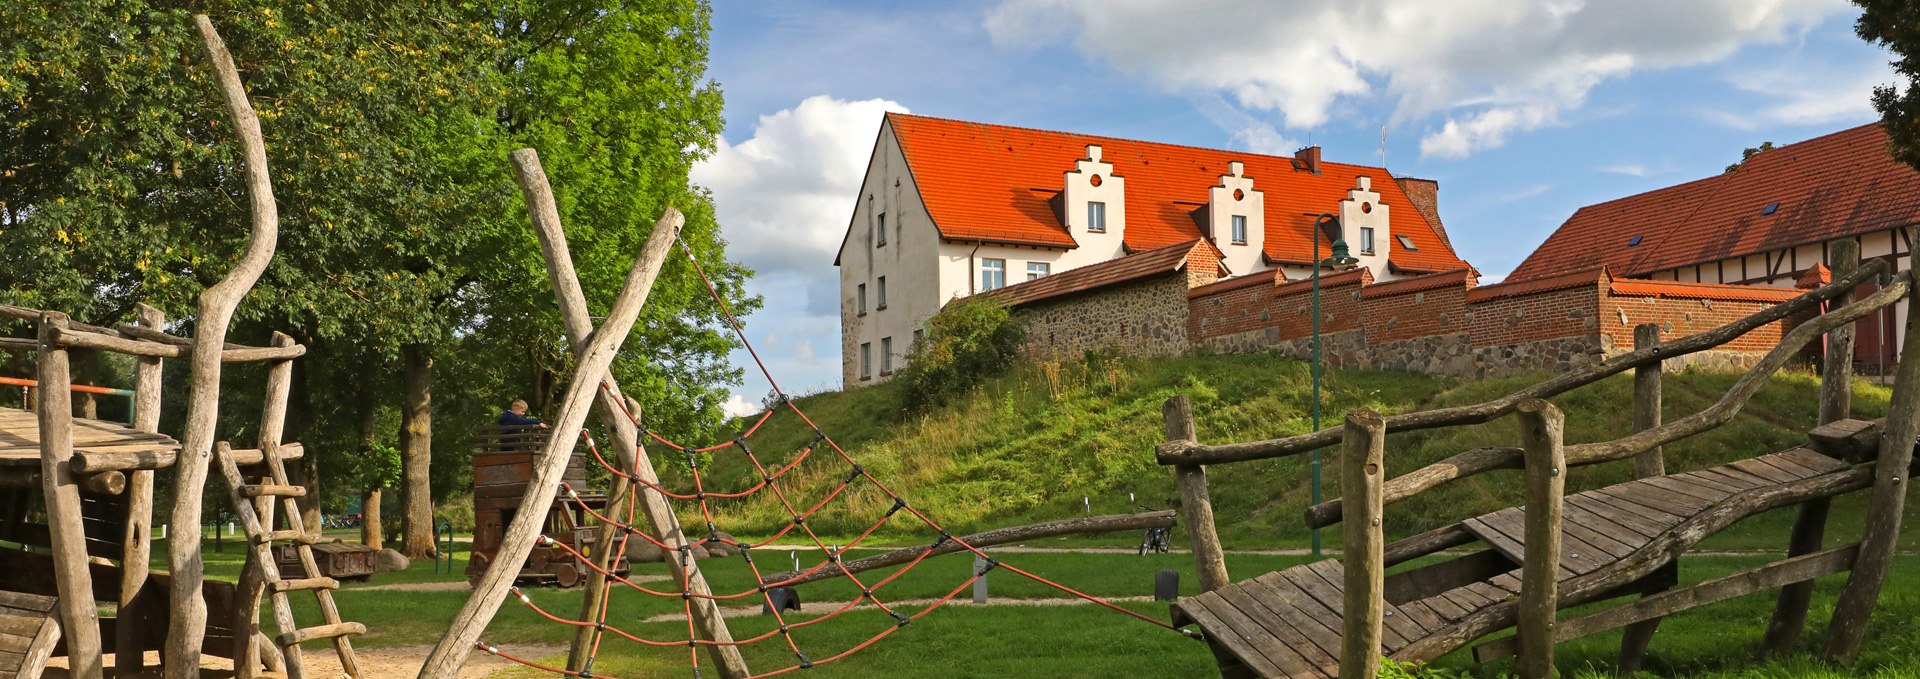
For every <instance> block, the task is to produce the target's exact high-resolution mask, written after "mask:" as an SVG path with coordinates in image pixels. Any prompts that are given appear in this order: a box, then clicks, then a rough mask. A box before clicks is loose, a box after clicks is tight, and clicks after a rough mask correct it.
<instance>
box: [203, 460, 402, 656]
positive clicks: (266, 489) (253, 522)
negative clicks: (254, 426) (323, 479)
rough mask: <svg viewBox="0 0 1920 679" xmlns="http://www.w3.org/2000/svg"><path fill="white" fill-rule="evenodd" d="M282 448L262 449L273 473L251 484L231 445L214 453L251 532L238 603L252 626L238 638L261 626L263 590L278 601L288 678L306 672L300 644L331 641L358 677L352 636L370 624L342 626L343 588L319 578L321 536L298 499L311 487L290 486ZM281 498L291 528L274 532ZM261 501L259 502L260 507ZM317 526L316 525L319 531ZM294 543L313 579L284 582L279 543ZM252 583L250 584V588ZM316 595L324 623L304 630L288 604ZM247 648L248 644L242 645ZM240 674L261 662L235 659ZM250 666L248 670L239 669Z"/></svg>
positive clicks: (275, 607) (280, 640) (238, 629)
mask: <svg viewBox="0 0 1920 679" xmlns="http://www.w3.org/2000/svg"><path fill="white" fill-rule="evenodd" d="M277 449H278V446H273V445H268V446H265V447H263V448H261V450H260V456H261V464H264V465H266V468H267V471H268V475H267V476H266V477H263V478H262V479H261V481H262V482H261V483H248V482H247V479H246V478H245V477H244V476H242V475H241V473H240V465H239V464H238V462H237V461H236V460H235V459H234V451H233V448H232V447H231V446H229V445H228V444H227V443H226V442H224V441H222V442H220V443H218V444H216V445H215V446H214V454H215V456H216V457H218V458H220V471H221V472H222V473H224V474H226V477H227V487H228V488H229V489H231V491H232V495H233V507H234V510H235V512H236V513H238V514H239V515H240V523H241V525H242V527H243V528H245V530H246V532H247V548H248V550H249V559H248V561H249V564H248V569H247V570H248V572H246V573H245V574H243V575H242V576H241V579H240V582H241V587H240V591H239V592H238V593H237V594H238V598H237V600H236V601H235V602H234V603H235V605H236V606H239V607H241V615H242V616H244V618H245V620H246V621H247V622H248V623H249V624H247V625H245V626H244V627H242V626H236V628H235V629H234V636H235V637H236V638H242V637H244V638H248V639H251V638H252V637H253V636H254V635H253V630H252V627H254V626H255V625H256V624H257V620H258V613H257V612H258V610H259V603H260V592H261V591H262V590H264V591H265V592H266V593H268V594H270V595H272V597H273V618H274V622H275V623H276V624H277V625H278V626H279V628H280V634H279V636H277V637H274V643H276V644H278V645H279V646H280V648H281V649H282V651H283V652H284V654H285V656H286V658H285V662H286V671H287V677H288V678H289V679H304V676H305V670H304V669H303V667H302V662H301V658H300V644H301V643H304V642H308V641H317V640H320V639H331V640H332V641H333V649H334V651H335V652H336V653H338V654H339V655H340V667H341V668H342V669H343V670H345V672H346V674H347V676H350V677H354V678H355V679H359V677H360V676H361V674H360V666H359V663H358V662H357V661H356V660H355V658H354V655H353V642H352V641H350V640H348V637H349V636H350V635H354V634H366V633H367V626H366V625H363V624H361V623H357V622H342V621H341V620H340V609H339V607H337V606H335V605H334V603H333V590H336V589H339V588H340V582H339V581H337V580H334V579H333V578H329V577H326V576H323V575H321V574H320V567H319V565H318V563H316V562H315V560H314V558H313V544H314V543H316V542H319V541H320V533H319V532H317V531H316V532H313V533H308V532H307V531H306V528H305V527H304V526H303V525H302V522H301V519H300V507H299V505H298V504H297V503H295V501H294V500H295V499H296V498H301V497H305V496H306V494H307V489H306V488H303V487H301V486H296V485H293V484H291V483H288V482H287V468H286V465H285V464H284V463H283V462H282V461H281V460H280V456H279V453H278V451H277ZM275 498H278V499H279V500H280V501H281V502H283V503H285V505H284V509H285V513H286V517H287V526H288V528H287V529H286V530H275V529H274V525H275V521H274V506H273V500H274V499H275ZM256 503H258V504H257V505H256ZM316 528H317V527H316ZM280 541H285V542H291V543H292V544H293V547H294V550H295V551H296V552H297V553H299V555H300V563H301V565H303V566H305V567H306V571H307V575H308V576H309V577H306V578H299V579H294V580H283V579H281V578H280V567H279V565H278V564H277V563H276V562H275V560H274V557H273V543H274V542H280ZM250 583H251V586H249V585H250ZM298 591H311V592H313V594H314V597H315V598H317V599H318V600H319V603H320V614H321V616H322V617H323V618H324V619H325V624H322V625H319V626H317V627H307V628H302V627H300V626H299V625H298V623H295V622H294V619H293V606H292V604H291V602H290V601H288V598H287V594H288V593H289V592H298ZM243 647H244V645H243ZM236 655H238V656H256V654H254V653H244V652H243V653H237V654H236ZM234 667H235V670H236V676H241V677H245V676H248V675H249V674H251V673H252V672H253V671H254V669H255V668H256V667H257V663H255V662H253V661H251V660H250V659H249V658H247V657H236V658H234ZM242 667H245V668H246V669H244V670H243V669H240V668H242Z"/></svg>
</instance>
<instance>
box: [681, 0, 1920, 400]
mask: <svg viewBox="0 0 1920 679" xmlns="http://www.w3.org/2000/svg"><path fill="white" fill-rule="evenodd" d="M1857 16H1858V10H1857V9H1855V8H1854V7H1853V6H1852V5H1850V4H1848V3H1846V2H1843V1H1837V0H1613V1H1610V2H1606V1H1601V0H1593V1H1582V0H1544V1H1538V2H1517V1H1515V0H1454V1H1449V2H1432V0H1289V1H1285V2H1258V3H1256V2H1236V1H1229V0H1193V1H1188V2H1174V1H1171V0H1169V1H1165V2H1153V1H1148V0H1004V1H1001V2H970V3H955V4H951V5H949V4H946V3H911V2H814V1H805V0H785V1H782V0H772V1H766V2H760V1H747V0H718V1H717V2H716V3H715V7H714V20H713V33H712V63H711V68H710V71H709V75H710V76H711V77H712V78H713V79H714V80H716V81H718V82H719V83H720V85H721V87H722V88H723V89H724V90H725V92H726V100H727V105H726V117H727V129H726V132H725V134H724V135H723V136H724V139H723V140H722V142H721V145H720V150H719V151H718V152H717V153H716V154H715V155H714V157H713V158H711V159H709V160H708V161H707V162H705V163H702V164H701V166H700V167H698V168H697V169H696V171H695V173H694V179H695V181H697V182H699V183H700V184H702V185H704V186H707V187H708V188H710V189H711V190H712V191H713V193H714V199H715V202H716V204H717V207H718V210H719V216H720V219H721V224H722V233H723V235H724V236H725V237H726V238H727V239H728V240H729V242H730V244H731V245H730V251H731V253H732V255H733V256H734V257H735V258H737V259H740V260H742V261H744V262H745V263H746V264H747V265H748V266H751V267H753V268H755V269H756V270H757V271H759V275H758V276H757V277H756V278H755V280H754V282H753V283H751V284H750V286H749V288H750V290H752V291H753V292H756V293H758V294H760V295H763V296H764V297H765V298H766V302H767V304H766V307H765V308H764V309H763V310H761V311H759V312H757V313H755V314H754V315H753V316H752V317H751V318H749V319H747V333H748V337H749V338H750V339H751V340H752V341H753V342H754V343H755V345H756V347H758V348H759V349H760V350H761V356H762V357H763V358H766V359H768V362H769V366H770V367H771V368H772V370H773V371H774V374H775V376H776V378H777V379H779V380H780V382H781V385H782V386H783V387H785V388H786V389H787V390H788V391H791V392H796V393H806V392H812V391H819V390H822V389H834V388H838V386H839V385H838V382H839V358H840V357H839V346H840V344H839V319H838V317H837V307H836V303H835V299H836V297H835V295H836V292H837V290H836V288H837V285H838V282H837V280H838V279H837V276H838V273H837V271H836V270H835V269H834V267H833V254H834V250H835V249H836V248H837V247H838V244H839V242H840V238H841V235H842V234H843V232H844V231H845V229H846V225H847V220H848V218H849V215H850V214H851V213H852V209H853V204H854V203H853V197H854V196H855V195H856V193H857V192H858V190H859V179H860V175H861V172H862V170H863V169H864V167H865V164H866V159H867V155H868V152H869V151H870V150H871V148H872V145H873V140H874V136H875V134H876V132H877V130H878V126H879V122H880V116H881V115H882V114H883V113H884V112H885V111H888V110H900V111H911V112H913V113H918V114H924V115H933V116H940V117H946V118H958V119H963V120H974V121H980V122H988V123H998V124H1006V125H1018V126H1023V127H1035V128H1042V129H1055V130H1067V131H1073V132H1083V133H1090V134H1101V135H1110V136H1115V137H1126V138H1133V139H1144V140H1150V141H1161V142H1170V143H1180V144H1191V145H1196V146H1206V147H1215V148H1229V149H1237V150H1245V151H1250V152H1261V153H1276V154H1290V153H1292V152H1293V150H1294V149H1296V148H1299V147H1301V146H1304V145H1306V144H1308V143H1309V142H1311V143H1313V144H1317V145H1319V146H1321V147H1322V148H1323V149H1324V153H1325V156H1326V157H1327V158H1328V159H1329V160H1335V161H1340V162H1349V163H1362V164H1370V165H1377V164H1379V163H1380V160H1381V128H1382V127H1383V126H1384V127H1385V128H1386V135H1387V139H1386V165H1387V167H1388V169H1390V170H1391V171H1392V172H1393V173H1395V174H1398V175H1410V176H1416V177H1425V178H1430V179H1436V180H1439V182H1440V214H1441V218H1442V220H1443V221H1445V223H1446V225H1447V230H1448V232H1449V234H1450V236H1451V238H1452V240H1453V243H1454V245H1455V247H1456V249H1457V250H1459V253H1460V255H1461V256H1462V257H1463V258H1465V259H1466V260H1467V261H1469V262H1471V263H1473V264H1474V265H1475V266H1476V267H1478V268H1479V269H1480V271H1481V272H1482V274H1483V275H1484V278H1483V281H1491V280H1498V279H1499V278H1500V277H1502V276H1505V275H1506V273H1507V272H1508V271H1510V270H1511V269H1512V268H1513V267H1514V266H1515V265H1516V264H1518V263H1519V262H1520V260H1521V259H1523V258H1525V256H1526V255H1527V253H1529V252H1531V251H1532V250H1533V248H1534V247H1535V246H1537V245H1538V244H1539V243H1540V241H1542V240H1544V239H1545V238H1546V237H1547V235H1548V234H1550V233H1552V231H1553V229H1554V228H1555V227H1557V226H1559V224H1560V223H1561V222H1562V221H1564V220H1565V219H1566V218H1567V217H1568V216H1569V215H1571V214H1572V213H1573V211H1574V210H1576V209H1578V208H1579V207H1580V206H1583V205H1588V204H1592V203H1596V202H1601V201H1605V200H1610V199H1613V198H1618V197H1621V196H1626V195H1631V194H1634V193H1639V192H1642V191H1647V190H1651V189H1656V188H1660V187H1663V186H1668V185H1671V184H1675V183H1679V182H1683V181H1687V180H1691V179H1697V178H1700V177H1704V176H1708V175H1711V174H1714V173H1717V172H1720V171H1721V170H1722V169H1723V168H1724V167H1725V166H1726V165H1727V164H1728V163H1731V162H1733V161H1735V160H1738V159H1739V156H1740V151H1741V149H1743V148H1746V147H1749V146H1756V145H1758V144H1759V143H1760V142H1762V141H1773V142H1775V143H1776V144H1780V143H1787V142H1793V141H1798V140H1802V139H1806V138H1809V137H1814V136H1818V135H1821V134H1824V133H1827V132H1832V131H1836V130H1840V129H1845V128H1848V127H1852V126H1855V125H1859V124H1863V123H1867V122H1870V121H1872V120H1874V119H1875V114H1874V112H1873V110H1872V108H1871V106H1870V105H1869V104H1868V103H1867V95H1868V92H1869V91H1870V90H1871V88H1872V86H1873V85H1875V84H1879V83H1890V82H1892V81H1893V75H1892V72H1891V71H1890V70H1889V68H1888V67H1887V65H1886V61H1887V59H1888V56H1887V54H1886V53H1885V52H1884V51H1882V50H1880V49H1878V48H1876V47H1873V46H1870V45H1868V44H1866V43H1864V42H1862V41H1861V40H1859V39H1858V38H1856V37H1855V36H1854V35H1853V22H1854V19H1855V18H1856V17H1857ZM735 353H736V356H735V358H736V360H739V361H743V362H745V361H748V359H747V357H746V356H745V352H735ZM745 365H747V366H749V367H751V363H750V362H747V363H745ZM766 392H767V384H766V382H765V380H763V379H760V378H759V377H758V375H757V374H755V373H753V372H752V371H751V370H750V371H749V374H748V380H747V382H746V383H745V384H742V385H739V386H738V387H736V388H735V393H736V394H737V395H738V396H739V397H741V399H740V403H742V404H753V403H755V402H757V401H758V400H759V399H760V397H761V396H762V395H764V394H765V393H766ZM736 405H739V404H736Z"/></svg>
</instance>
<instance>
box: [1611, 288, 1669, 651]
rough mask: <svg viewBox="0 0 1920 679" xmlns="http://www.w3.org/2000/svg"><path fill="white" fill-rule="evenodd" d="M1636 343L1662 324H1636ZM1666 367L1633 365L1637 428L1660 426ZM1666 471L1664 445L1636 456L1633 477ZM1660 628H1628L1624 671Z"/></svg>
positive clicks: (1656, 341) (1648, 624) (1654, 336)
mask: <svg viewBox="0 0 1920 679" xmlns="http://www.w3.org/2000/svg"><path fill="white" fill-rule="evenodd" d="M1633 346H1634V348H1635V349H1639V348H1643V347H1657V346H1660V324H1658V323H1643V324H1641V325H1638V326H1635V327H1634V328H1633ZM1665 369H1666V365H1665V362H1664V361H1663V362H1661V363H1655V364H1651V365H1643V366H1640V367H1638V368H1634V369H1633V430H1634V431H1636V432H1641V431H1647V430H1650V429H1657V428H1659V427H1660V408H1661V404H1662V402H1663V401H1664V398H1663V396H1662V394H1661V384H1660V383H1661V377H1662V375H1663V374H1665V372H1666V370H1665ZM1666 474H1667V461H1666V457H1665V455H1664V454H1663V453H1662V451H1661V446H1654V447H1651V448H1648V449H1646V450H1645V451H1644V452H1641V453H1640V454H1639V455H1635V456H1634V457H1633V478H1636V479H1650V478H1653V477H1656V476H1665V475H1666ZM1659 631H1660V619H1659V618H1654V619H1652V620H1647V621H1644V622H1641V623H1638V624H1635V625H1633V626H1631V627H1628V628H1627V631H1626V632H1625V633H1623V634H1622V635H1621V637H1620V656H1619V658H1620V660H1619V666H1620V669H1621V673H1622V674H1628V675H1631V674H1633V672H1634V671H1635V670H1637V669H1639V667H1640V661H1641V660H1642V659H1644V658H1645V657H1646V655H1647V646H1648V645H1649V644H1651V643H1653V635H1654V634H1655V633H1656V632H1659Z"/></svg>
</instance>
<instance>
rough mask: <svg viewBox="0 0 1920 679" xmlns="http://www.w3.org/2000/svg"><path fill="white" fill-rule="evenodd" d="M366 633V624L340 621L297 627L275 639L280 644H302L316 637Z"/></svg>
mask: <svg viewBox="0 0 1920 679" xmlns="http://www.w3.org/2000/svg"><path fill="white" fill-rule="evenodd" d="M366 633H367V626H366V625H362V624H360V623H357V622H341V623H335V624H332V625H321V626H319V627H308V628H305V629H297V630H294V631H292V632H281V633H280V637H279V638H278V639H277V641H279V642H280V645H281V646H293V645H295V644H304V643H306V642H309V641H314V640H317V639H332V638H334V637H344V636H347V635H349V634H366Z"/></svg>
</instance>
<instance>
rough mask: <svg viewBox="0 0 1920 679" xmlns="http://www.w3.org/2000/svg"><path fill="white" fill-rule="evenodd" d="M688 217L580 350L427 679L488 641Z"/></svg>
mask: <svg viewBox="0 0 1920 679" xmlns="http://www.w3.org/2000/svg"><path fill="white" fill-rule="evenodd" d="M684 223H685V218H684V217H682V216H680V213H679V211H677V210H674V209H672V208H668V209H667V214H666V216H665V217H663V218H662V222H661V223H660V224H657V225H655V227H654V230H653V234H652V235H650V236H648V237H647V242H646V245H644V246H642V248H641V251H640V256H639V257H638V258H637V259H636V260H635V261H634V263H633V269H632V270H631V271H630V272H628V275H627V281H626V284H625V285H624V286H623V287H622V288H621V290H620V294H619V296H618V297H616V298H615V299H614V302H613V307H612V308H611V309H609V310H608V311H607V318H606V322H604V323H602V324H601V325H600V328H599V329H598V330H595V331H594V333H593V336H592V339H591V340H590V341H588V342H587V347H586V350H585V351H583V352H580V353H578V354H576V356H577V357H578V358H577V367H576V368H575V370H574V374H573V380H572V381H571V382H570V383H569V384H568V386H567V391H566V395H565V397H564V399H563V400H562V401H561V404H560V416H559V418H558V419H557V421H556V422H555V423H554V424H553V428H552V431H553V434H552V436H550V437H549V438H548V439H547V443H546V446H545V448H544V450H542V451H541V455H540V461H539V463H538V464H537V465H536V466H535V468H534V474H533V480H532V481H531V482H530V483H529V484H528V493H527V495H526V496H525V497H524V498H522V499H521V500H520V508H519V510H518V511H517V512H516V513H515V515H514V518H513V523H512V524H510V525H508V527H507V531H506V535H505V536H503V537H502V538H501V541H500V551H499V553H498V556H496V557H495V558H494V561H493V564H492V565H491V566H490V567H488V568H487V572H486V573H485V574H484V575H482V576H480V581H479V582H478V583H477V584H475V586H474V588H473V595H472V596H471V597H469V598H468V599H467V603H466V605H465V606H464V607H462V608H461V609H460V612H459V613H458V614H457V615H456V616H455V617H454V618H453V621H452V623H451V624H450V625H449V626H448V627H447V631H446V633H445V634H443V635H442V636H441V637H440V642H439V643H438V644H436V645H435V646H434V647H433V652H432V653H430V654H428V655H427V659H426V662H425V664H424V665H422V666H421V668H420V675H419V676H420V677H422V679H443V678H448V677H453V676H454V675H455V674H456V673H458V672H459V670H460V666H461V664H463V663H464V662H465V661H466V659H467V656H468V655H469V654H471V653H472V652H473V649H474V644H475V643H476V642H478V641H479V640H480V634H481V632H483V631H485V629H486V626H487V623H488V622H490V621H492V620H493V616H494V614H495V613H497V612H499V610H500V604H501V600H502V598H503V597H505V596H506V595H507V592H508V590H509V589H510V588H512V587H513V581H514V578H515V577H516V576H517V575H518V574H519V572H520V566H521V564H523V563H525V562H526V560H527V555H528V554H529V553H531V552H532V551H533V545H534V540H535V539H536V538H537V537H539V533H540V527H541V525H542V524H543V523H544V522H545V520H546V516H547V508H549V507H552V506H553V498H554V496H555V495H556V494H558V493H559V490H560V479H561V476H562V475H563V474H564V473H565V472H566V467H567V462H568V460H569V459H571V458H572V456H573V447H574V445H575V443H574V442H575V441H576V440H578V439H579V438H580V431H581V428H582V427H583V426H585V424H586V422H587V415H588V414H589V412H590V410H591V404H592V401H593V400H594V399H595V396H596V394H597V393H599V392H600V385H601V383H602V382H603V381H604V378H605V375H606V372H607V367H608V366H610V365H612V364H613V357H614V354H615V352H617V351H618V350H619V348H620V344H621V343H622V342H624V341H626V338H627V334H628V333H629V332H631V331H632V330H633V324H634V321H635V320H637V319H638V318H639V316H640V308H641V306H642V305H644V304H645V303H646V300H647V293H648V291H649V290H650V289H651V288H652V287H653V281H654V279H655V278H656V277H657V276H658V275H659V273H660V267H661V265H662V264H664V263H665V262H666V259H667V253H668V251H670V250H671V249H672V247H673V241H674V239H675V238H676V237H678V236H679V233H680V226H681V225H682V224H684Z"/></svg>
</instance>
